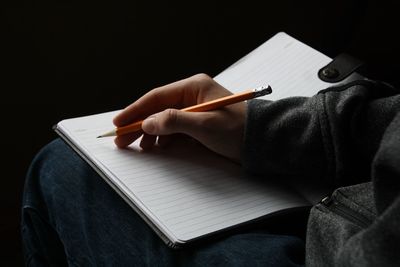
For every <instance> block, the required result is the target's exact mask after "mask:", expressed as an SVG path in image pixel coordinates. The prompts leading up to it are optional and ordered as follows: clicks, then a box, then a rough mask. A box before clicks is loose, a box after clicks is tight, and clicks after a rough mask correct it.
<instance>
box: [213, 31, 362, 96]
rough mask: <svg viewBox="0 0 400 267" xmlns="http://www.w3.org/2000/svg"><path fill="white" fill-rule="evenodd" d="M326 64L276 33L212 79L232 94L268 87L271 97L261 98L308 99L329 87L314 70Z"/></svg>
mask: <svg viewBox="0 0 400 267" xmlns="http://www.w3.org/2000/svg"><path fill="white" fill-rule="evenodd" d="M330 61H331V58H329V57H327V56H326V55H324V54H322V53H320V52H319V51H317V50H315V49H313V48H311V47H309V46H307V45H306V44H304V43H302V42H300V41H298V40H296V39H294V38H293V37H291V36H289V35H288V34H286V33H284V32H280V33H277V34H276V35H275V36H273V37H272V38H271V39H269V40H268V41H266V42H265V43H263V44H262V45H260V46H259V47H257V48H256V49H254V50H253V51H251V52H250V53H249V54H248V55H246V56H244V57H243V58H241V59H240V60H239V61H237V62H236V63H234V64H233V65H232V66H230V67H229V68H227V69H226V70H224V71H223V72H222V73H220V74H218V75H217V76H216V77H215V78H214V79H215V80H216V81H217V82H219V83H220V84H221V85H222V86H224V87H225V88H227V89H228V90H230V91H232V92H235V93H236V92H241V91H244V90H246V89H251V88H257V87H259V86H264V85H270V86H271V87H272V94H270V95H266V96H263V97H261V98H263V99H269V100H278V99H282V98H285V97H290V96H312V95H314V94H316V93H317V92H318V91H319V90H322V89H325V88H327V87H330V86H332V85H333V84H332V83H327V82H324V81H322V80H320V79H319V78H318V70H319V69H321V68H322V67H324V66H326V65H327V64H328V63H329V62H330ZM355 75H356V74H352V75H350V76H349V77H348V78H346V79H345V80H344V81H343V82H346V81H348V80H349V79H353V78H354V76H355Z"/></svg>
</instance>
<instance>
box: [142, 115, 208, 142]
mask: <svg viewBox="0 0 400 267" xmlns="http://www.w3.org/2000/svg"><path fill="white" fill-rule="evenodd" d="M210 116H212V115H211V114H210V113H206V112H185V111H180V110H177V109H166V110H164V111H162V112H159V113H157V114H154V115H152V116H150V117H149V118H147V119H145V120H144V121H143V124H142V129H143V131H144V132H145V133H147V134H150V135H155V136H164V135H170V134H175V133H183V134H187V135H189V136H191V137H194V138H195V139H198V138H199V136H201V134H202V132H204V131H205V130H206V127H204V125H205V123H204V122H205V120H207V118H208V117H210Z"/></svg>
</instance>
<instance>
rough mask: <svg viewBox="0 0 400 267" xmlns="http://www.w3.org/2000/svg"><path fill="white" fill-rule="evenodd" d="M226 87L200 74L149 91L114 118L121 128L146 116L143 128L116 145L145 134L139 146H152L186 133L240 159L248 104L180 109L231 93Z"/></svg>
mask: <svg viewBox="0 0 400 267" xmlns="http://www.w3.org/2000/svg"><path fill="white" fill-rule="evenodd" d="M230 94H231V92H229V91H228V90H227V89H225V88H224V87H222V86H221V85H220V84H218V83H217V82H216V81H214V80H213V79H212V78H210V77H209V76H207V75H205V74H197V75H194V76H192V77H190V78H187V79H184V80H180V81H177V82H174V83H171V84H168V85H165V86H162V87H159V88H155V89H153V90H151V91H149V92H148V93H147V94H145V95H144V96H142V97H141V98H139V99H138V100H137V101H135V102H134V103H132V104H131V105H129V106H128V107H126V108H125V109H124V110H123V111H122V112H121V113H120V114H118V115H117V116H116V117H115V118H114V124H115V125H116V126H117V127H121V126H124V125H127V124H130V123H133V122H135V121H137V120H140V119H144V118H146V119H145V120H144V122H143V124H142V130H143V131H140V132H137V133H133V134H127V135H123V136H118V137H116V139H115V144H116V145H117V146H118V147H121V148H123V147H126V146H128V145H129V144H130V143H132V142H133V141H135V140H136V139H137V138H139V137H140V136H141V135H142V134H143V137H142V140H141V143H140V146H141V147H142V148H143V149H149V148H151V147H152V146H153V145H154V144H155V143H156V140H157V136H158V141H157V142H158V143H159V144H160V145H164V144H166V143H168V141H169V140H170V138H171V135H173V134H176V133H181V134H186V135H188V136H191V137H192V138H194V139H196V140H198V141H199V142H201V143H202V144H203V145H205V146H206V147H208V148H209V149H210V150H212V151H214V152H216V153H218V154H221V155H223V156H225V157H228V158H231V159H233V160H235V161H238V162H240V150H241V145H242V138H243V129H244V121H245V113H246V107H245V103H244V102H241V103H237V104H234V105H229V106H226V107H224V108H221V109H218V110H213V111H207V112H184V111H180V110H179V109H181V108H184V107H188V106H192V105H196V104H199V103H203V102H206V101H209V100H212V99H216V98H220V97H223V96H226V95H230Z"/></svg>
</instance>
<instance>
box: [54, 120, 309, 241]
mask: <svg viewBox="0 0 400 267" xmlns="http://www.w3.org/2000/svg"><path fill="white" fill-rule="evenodd" d="M114 115H115V112H111V113H103V114H99V115H94V116H87V117H82V118H75V119H69V120H64V121H62V122H60V123H59V124H58V127H59V129H60V130H61V131H62V132H63V133H64V134H65V135H67V136H68V137H69V139H70V140H73V142H74V143H75V145H76V146H77V147H79V148H80V150H81V151H83V153H84V154H86V156H88V157H89V158H90V159H91V161H93V162H95V163H97V164H98V166H99V168H100V169H101V170H102V171H103V172H105V173H106V174H107V175H108V176H109V177H110V179H111V181H112V182H113V183H114V184H115V185H117V187H118V188H120V189H121V190H122V191H124V192H125V193H126V195H127V197H128V198H129V199H130V200H131V201H133V202H134V203H135V205H136V206H137V207H139V208H140V209H141V210H142V211H145V212H146V213H148V214H149V219H150V220H151V221H152V222H153V223H155V224H156V225H159V226H161V228H162V229H163V232H164V234H165V235H166V236H168V237H170V238H171V239H173V240H176V241H178V242H179V241H186V240H191V239H195V238H196V237H197V236H202V235H205V234H208V233H212V232H215V231H218V230H220V229H223V228H226V227H231V226H234V225H236V224H240V223H243V222H246V221H248V220H253V219H256V218H258V217H260V216H263V215H266V214H269V213H272V212H275V211H278V210H281V209H286V208H291V207H296V206H306V205H308V203H307V202H306V201H305V200H304V198H302V197H301V196H299V195H296V194H293V193H289V192H288V190H287V189H283V188H280V187H278V186H275V185H272V183H271V184H265V186H263V187H260V184H259V183H256V182H255V181H251V177H247V176H245V175H244V174H242V172H241V170H240V166H238V165H236V164H234V163H232V162H230V161H228V160H226V159H224V158H221V157H219V156H217V155H215V154H214V153H212V152H210V151H208V150H206V149H205V148H203V147H200V146H199V145H198V144H197V143H194V142H186V143H185V145H184V146H180V145H178V146H174V147H171V148H170V149H167V150H161V149H155V150H154V151H151V152H143V151H141V149H140V148H139V147H138V142H135V143H134V144H133V145H132V146H131V147H130V148H129V149H124V150H121V149H117V148H116V147H115V145H114V144H113V142H112V139H111V138H100V139H99V138H96V136H98V135H99V134H101V133H104V132H105V131H107V130H109V129H110V128H111V127H112V124H111V121H112V117H113V116H114ZM99 197H100V196H99Z"/></svg>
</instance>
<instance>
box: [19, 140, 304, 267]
mask: <svg viewBox="0 0 400 267" xmlns="http://www.w3.org/2000/svg"><path fill="white" fill-rule="evenodd" d="M32 217H35V219H34V220H33V219H32ZM28 221H29V222H32V221H34V222H35V223H36V224H43V225H44V226H46V227H50V228H52V230H53V232H54V234H55V235H56V236H57V237H58V239H59V242H60V244H61V247H62V248H63V250H64V252H65V256H66V259H67V260H68V261H69V263H70V264H77V265H137V266H146V265H150V266H154V265H155V266H158V265H162V266H179V265H187V266H204V265H219V266H221V265H227V266H243V265H249V264H250V265H268V266H274V265H276V266H296V265H297V264H302V263H303V261H304V259H303V258H304V242H303V241H302V240H301V239H300V238H298V237H296V236H291V235H282V234H272V233H271V231H269V230H268V229H258V230H247V231H243V232H241V233H236V234H231V235H229V236H225V237H223V238H219V239H216V240H214V241H212V242H207V243H201V244H198V245H196V246H193V247H189V248H186V249H180V250H173V249H170V248H168V247H167V246H166V245H165V244H164V243H163V242H162V241H161V239H160V238H159V237H158V236H157V235H156V234H155V233H154V232H153V231H152V230H151V229H150V228H149V227H148V225H147V224H146V223H144V221H143V220H142V219H141V218H140V217H139V216H138V215H137V214H136V213H135V212H134V211H133V210H132V208H131V207H129V205H127V204H126V203H125V202H124V201H123V200H122V198H121V197H119V196H118V195H117V194H116V193H115V192H114V191H113V190H112V189H111V187H110V186H108V185H107V184H106V183H105V182H104V181H103V180H102V178H101V177H99V176H98V175H97V173H96V172H95V171H94V170H93V169H92V168H90V167H89V166H88V165H87V164H86V163H85V162H84V161H83V160H82V159H81V158H80V157H79V156H78V155H77V154H76V153H74V152H73V151H72V150H71V149H70V148H69V147H68V146H67V145H65V144H64V143H63V142H62V141H61V140H56V141H54V142H52V143H51V144H49V145H48V146H46V147H45V148H44V149H43V150H42V151H41V152H40V153H39V155H38V156H37V157H36V159H35V160H34V163H33V164H32V166H31V169H30V171H29V174H28V176H27V181H26V186H25V190H24V202H23V229H25V232H26V233H25V234H24V231H23V241H24V243H25V247H26V252H27V254H28V255H27V258H28V257H30V258H34V257H35V255H36V254H35V255H33V254H34V253H33V252H32V251H33V250H34V249H33V247H35V246H47V245H48V243H49V242H44V241H43V239H40V238H38V237H36V238H32V237H34V236H35V235H34V234H32V233H30V234H29V232H32V231H35V234H36V236H40V235H41V234H44V233H45V232H43V227H33V226H32V225H31V224H32V223H27V222H28ZM30 239H34V240H33V241H32V240H30ZM38 240H39V241H38ZM40 240H41V241H40ZM34 251H37V250H34ZM45 251H47V250H45V249H43V250H40V251H39V252H35V253H37V254H38V253H45ZM29 253H31V254H32V255H29ZM42 257H43V256H42ZM33 260H34V259H33Z"/></svg>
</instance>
